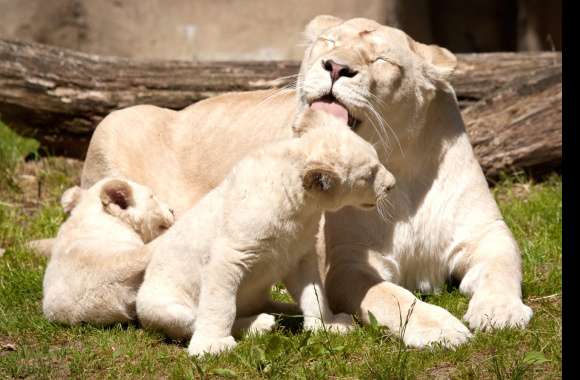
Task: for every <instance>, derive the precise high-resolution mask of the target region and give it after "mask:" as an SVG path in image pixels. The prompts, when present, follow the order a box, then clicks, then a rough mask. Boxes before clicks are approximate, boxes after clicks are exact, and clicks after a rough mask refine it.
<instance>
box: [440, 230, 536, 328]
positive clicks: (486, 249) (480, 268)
mask: <svg viewBox="0 0 580 380" xmlns="http://www.w3.org/2000/svg"><path fill="white" fill-rule="evenodd" d="M451 264H452V267H451V270H452V273H453V274H454V275H455V276H457V277H459V278H460V279H461V283H460V286H459V290H460V291H461V292H462V293H464V294H466V295H468V296H470V297H471V300H470V301H469V306H468V309H467V313H466V314H465V316H464V317H463V319H464V320H465V321H466V322H467V323H468V324H469V326H470V327H471V328H473V329H481V330H489V329H493V328H503V327H525V326H526V325H527V324H528V322H529V321H530V319H531V318H532V314H533V312H532V309H530V308H529V307H528V306H526V305H524V303H523V302H522V291H521V282H522V272H521V258H520V252H519V249H518V246H517V243H516V242H515V240H514V238H513V236H512V234H511V232H510V231H509V229H508V227H507V225H506V224H505V222H504V221H503V220H498V221H495V222H494V223H493V225H491V226H490V228H489V230H488V231H487V232H486V233H485V234H484V235H483V237H482V238H480V239H478V241H477V242H474V243H468V244H464V246H463V249H461V250H459V251H458V252H457V255H456V257H455V258H452V261H451Z"/></svg>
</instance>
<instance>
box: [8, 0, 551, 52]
mask: <svg viewBox="0 0 580 380" xmlns="http://www.w3.org/2000/svg"><path fill="white" fill-rule="evenodd" d="M467 3H469V5H466V4H467ZM560 13H561V3H560V2H559V1H541V0H512V1H508V0H497V1H496V0H470V1H468V2H467V1H464V0H436V1H435V0H431V1H430V0H365V1H352V0H317V1H308V0H285V1H274V0H0V38H5V39H19V40H25V41H35V42H41V43H46V44H50V45H56V46H61V47H65V48H70V49H74V50H80V51H84V52H88V53H94V54H102V55H116V56H121V57H133V58H159V59H195V60H271V59H273V60H278V59H300V57H301V56H302V52H303V46H302V38H301V32H302V30H303V28H304V25H305V24H306V23H307V22H308V21H309V20H310V19H312V18H313V17H314V16H316V15H318V14H332V15H335V16H339V17H343V18H351V17H368V18H372V19H375V20H376V21H378V22H380V23H383V24H388V25H393V26H397V27H399V28H401V29H403V30H405V31H407V32H408V33H409V34H410V35H411V36H413V37H414V38H416V39H417V40H419V41H422V42H427V43H438V44H440V45H442V46H445V47H447V48H449V49H450V50H452V51H454V52H470V51H475V52H481V51H506V50H507V51H509V50H545V49H549V48H550V47H551V46H554V47H555V48H556V49H560V48H561V47H560V44H561V31H560V29H561V26H560V17H561V15H560ZM548 36H549V37H548Z"/></svg>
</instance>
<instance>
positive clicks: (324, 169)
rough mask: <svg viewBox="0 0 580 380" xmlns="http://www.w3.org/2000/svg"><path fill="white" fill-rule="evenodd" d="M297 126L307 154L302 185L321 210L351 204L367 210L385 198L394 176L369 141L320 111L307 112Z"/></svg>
mask: <svg viewBox="0 0 580 380" xmlns="http://www.w3.org/2000/svg"><path fill="white" fill-rule="evenodd" d="M311 123H312V125H309V124H311ZM298 125H299V126H300V128H301V130H302V131H303V133H302V135H301V137H300V139H301V140H302V145H301V146H302V149H303V152H304V154H305V157H306V159H305V165H304V169H303V174H302V185H303V187H304V189H305V190H306V191H307V192H308V193H309V194H310V195H313V196H314V197H315V200H316V202H317V203H318V204H319V205H320V206H321V207H322V208H323V209H325V210H330V211H336V210H338V209H340V208H342V207H345V206H354V207H357V208H361V209H368V210H370V209H374V208H375V206H376V205H377V204H378V203H380V202H381V201H385V200H386V197H387V194H388V192H389V191H390V190H391V189H392V188H393V186H394V185H395V177H393V175H392V174H391V173H390V172H389V171H388V170H387V169H386V168H385V167H384V166H383V165H382V164H381V162H380V161H379V158H378V155H377V152H376V150H375V149H374V148H373V146H372V145H371V144H369V143H368V142H366V141H365V140H363V139H362V138H361V137H359V136H357V135H356V134H355V133H354V132H352V131H351V130H350V128H349V127H348V126H347V125H346V124H345V123H344V122H343V121H341V120H340V119H338V118H335V117H334V116H331V115H329V114H327V113H325V112H322V111H312V110H310V111H307V113H306V114H305V116H303V117H302V119H301V122H300V123H299V124H298Z"/></svg>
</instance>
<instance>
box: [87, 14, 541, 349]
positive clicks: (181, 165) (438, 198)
mask: <svg viewBox="0 0 580 380" xmlns="http://www.w3.org/2000/svg"><path fill="white" fill-rule="evenodd" d="M305 34H306V37H307V38H308V41H309V46H308V47H307V49H306V52H305V56H304V60H303V62H302V67H301V70H300V75H299V77H298V80H297V88H296V91H293V90H287V91H280V92H274V91H254V92H246V93H234V94H226V95H222V96H218V97H215V98H211V99H208V100H205V101H202V102H199V103H196V104H194V105H192V106H190V107H188V108H186V109H184V110H182V111H172V110H169V109H162V108H157V107H153V106H136V107H131V108H127V109H124V110H120V111H116V112H113V113H112V114H110V115H109V116H107V117H106V118H105V119H104V120H103V121H102V122H101V123H100V124H99V126H98V127H97V129H96V131H95V133H94V135H93V138H92V141H91V144H90V146H89V149H88V153H87V158H86V161H85V166H84V169H83V174H82V186H83V187H87V186H90V185H91V184H93V183H95V181H97V180H99V179H100V178H102V177H104V176H106V175H111V174H113V175H115V174H119V175H124V176H127V177H128V178H131V179H134V180H136V181H138V182H140V183H144V184H147V185H148V186H150V187H151V188H153V189H154V191H155V192H156V193H158V194H159V195H160V197H161V199H163V200H165V201H166V202H168V203H169V204H170V205H171V206H172V207H174V208H175V209H176V212H177V215H178V216H179V214H180V213H182V212H183V211H184V210H187V209H188V208H190V207H191V206H192V205H194V204H195V203H196V202H197V201H198V200H199V199H200V198H201V197H202V196H203V195H204V194H206V193H207V192H208V191H210V190H211V189H213V188H214V187H216V186H217V184H218V183H220V181H221V180H222V179H223V178H224V177H225V175H226V173H228V171H229V170H230V169H231V168H232V167H233V166H234V164H235V163H236V162H237V161H239V160H240V159H241V158H242V157H243V156H244V155H245V154H247V153H248V152H249V151H251V150H252V149H255V148H257V147H260V146H262V145H263V144H265V143H268V142H271V141H274V140H279V139H282V138H287V137H289V136H290V135H291V134H292V131H291V130H290V128H289V127H288V126H289V125H291V123H292V122H293V121H294V119H295V118H296V115H298V114H300V113H301V112H302V110H303V109H305V108H306V107H308V106H310V105H312V106H317V107H319V108H324V107H326V108H327V110H328V111H329V112H331V113H334V114H341V113H342V114H344V113H345V112H346V113H347V114H348V115H347V116H348V118H349V123H350V124H351V126H353V127H355V130H356V131H357V133H358V134H359V135H360V136H362V137H363V138H365V139H366V140H367V141H369V142H371V143H373V144H376V145H377V150H378V153H379V157H380V159H381V161H382V162H383V163H384V164H385V165H386V166H387V167H388V168H389V170H390V171H391V172H392V173H393V174H394V175H395V177H396V178H397V187H396V189H395V190H393V192H392V197H391V198H390V199H391V200H392V207H391V208H390V209H389V210H387V211H388V213H389V214H390V216H391V223H384V222H383V221H382V220H381V218H380V217H379V215H378V213H366V212H362V211H359V210H355V209H344V210H341V211H339V212H336V213H329V214H327V215H326V217H325V221H326V223H325V225H324V230H323V233H322V234H321V235H320V237H321V238H320V241H319V243H320V244H318V254H319V256H320V258H321V262H322V263H323V267H322V271H323V280H324V282H325V286H326V290H327V294H328V296H329V301H330V304H331V308H332V310H333V311H334V312H348V313H358V314H360V316H361V317H362V318H363V320H364V321H367V322H368V312H369V311H370V312H372V313H373V314H374V315H375V317H376V318H377V320H378V322H379V323H380V324H383V325H386V326H388V327H389V328H390V329H391V330H393V331H394V332H399V331H400V327H401V326H400V321H401V318H400V316H401V314H402V316H403V318H402V319H403V320H405V316H406V315H407V311H408V310H409V308H410V306H411V305H412V304H413V302H416V305H415V308H414V311H413V313H412V315H411V318H410V320H409V323H408V325H407V328H406V330H405V331H406V333H405V336H404V337H403V339H404V341H405V343H407V344H408V345H411V346H416V347H422V346H425V345H429V344H431V343H434V342H442V343H444V344H448V345H454V344H459V343H462V342H464V341H465V340H466V339H467V338H468V336H469V332H468V330H467V328H466V327H465V326H464V325H463V324H462V323H461V322H460V321H459V320H458V319H457V318H455V317H454V316H453V315H451V314H450V313H449V312H447V311H446V310H444V309H442V308H440V307H436V306H434V305H431V304H428V303H425V302H421V301H419V300H417V298H416V297H415V296H414V295H413V293H411V292H410V291H409V290H420V291H423V292H430V291H437V290H438V289H440V288H441V286H442V285H443V284H444V283H445V281H446V280H448V279H450V278H455V279H457V280H459V281H460V290H461V291H462V292H463V293H464V294H466V295H468V296H470V297H471V300H470V302H469V307H468V309H467V313H466V314H465V316H464V320H465V321H466V322H467V323H468V324H469V326H470V327H472V328H474V329H487V328H493V327H504V326H507V327H513V326H525V325H526V324H527V323H528V322H529V320H530V318H531V316H532V311H531V309H530V308H529V307H527V306H525V305H524V304H523V303H522V299H521V280H522V274H521V263H520V253H519V250H518V246H517V244H516V242H515V240H514V238H513V237H512V234H511V232H510V231H509V229H508V227H507V226H506V224H505V222H504V221H503V219H502V216H501V214H500V211H499V209H498V207H497V205H496V203H495V201H494V199H493V197H492V195H491V193H490V191H489V189H488V186H487V183H486V180H485V178H484V176H483V173H482V170H481V168H480V166H479V164H478V162H477V160H476V158H475V156H474V154H473V151H472V147H471V145H470V143H469V140H468V137H467V134H466V133H465V128H464V125H463V121H462V119H461V114H460V113H459V109H458V106H457V102H456V99H455V94H454V92H453V89H452V88H451V86H450V84H449V82H448V77H449V76H450V75H451V73H452V72H453V70H454V68H455V65H456V59H455V57H454V56H453V55H452V54H451V53H450V52H449V51H447V50H445V49H443V48H440V47H438V46H433V45H431V46H427V45H423V44H421V43H418V42H416V41H414V40H413V39H411V38H410V37H409V36H407V35H406V34H405V33H403V32H402V31H400V30H398V29H395V28H390V27H386V26H383V25H380V24H377V23H376V22H374V21H371V20H368V19H361V18H357V19H351V20H347V21H343V20H340V19H338V18H335V17H330V16H319V17H316V18H315V19H314V20H312V21H311V22H310V23H309V25H308V26H307V28H306V32H305ZM131 125H139V128H136V129H130V128H128V126H131Z"/></svg>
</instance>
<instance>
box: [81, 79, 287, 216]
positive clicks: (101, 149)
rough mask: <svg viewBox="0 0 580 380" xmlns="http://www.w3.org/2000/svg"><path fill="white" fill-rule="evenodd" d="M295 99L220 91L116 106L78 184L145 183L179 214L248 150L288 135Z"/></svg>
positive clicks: (101, 126)
mask: <svg viewBox="0 0 580 380" xmlns="http://www.w3.org/2000/svg"><path fill="white" fill-rule="evenodd" d="M295 101H296V99H295V94H294V92H293V91H270V90H268V91H253V92H244V93H231V94H224V95H221V96H217V97H214V98H210V99H206V100H204V101H201V102H198V103H196V104H193V105H191V106H189V107H187V108H185V109H183V110H181V111H172V110H168V109H164V108H159V107H155V106H149V105H139V106H134V107H129V108H125V109H122V110H119V111H115V112H113V113H111V114H110V115H108V116H107V117H106V118H105V119H103V121H102V122H101V123H100V124H99V125H98V126H97V128H96V130H95V132H94V134H93V137H92V139H91V143H90V145H89V149H88V151H87V156H86V160H85V165H84V168H83V173H82V180H81V185H82V187H83V188H88V187H90V186H92V185H93V184H94V183H95V182H97V181H98V180H100V179H101V178H103V177H105V176H109V175H115V176H123V177H126V178H128V179H131V180H134V181H136V182H138V183H142V184H145V185H147V186H148V187H150V188H151V189H152V190H153V191H154V192H155V193H156V194H158V195H159V197H160V198H161V199H162V200H164V201H165V202H167V203H168V204H169V206H170V207H172V208H173V209H175V211H176V212H177V214H178V215H179V214H181V213H182V212H183V211H184V210H186V209H188V208H190V207H191V206H192V205H193V204H195V202H196V201H197V200H199V198H201V197H202V196H203V195H204V194H206V193H207V192H208V191H210V190H211V189H213V188H215V187H216V186H217V185H218V184H219V183H220V182H221V181H222V180H223V178H224V177H225V175H226V174H227V173H228V172H229V170H230V169H231V168H232V167H233V166H234V165H235V164H236V163H237V162H238V161H239V160H240V159H241V158H242V157H243V156H245V155H246V154H247V153H249V152H250V151H252V150H254V149H255V148H257V147H259V146H262V145H264V144H265V143H268V142H272V141H276V140H280V139H284V138H287V137H290V136H291V134H292V131H291V128H290V127H289V126H290V125H291V124H292V122H293V120H294V114H295V112H296V106H295ZM273 110H274V111H273ZM266 115H267V116H266Z"/></svg>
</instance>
